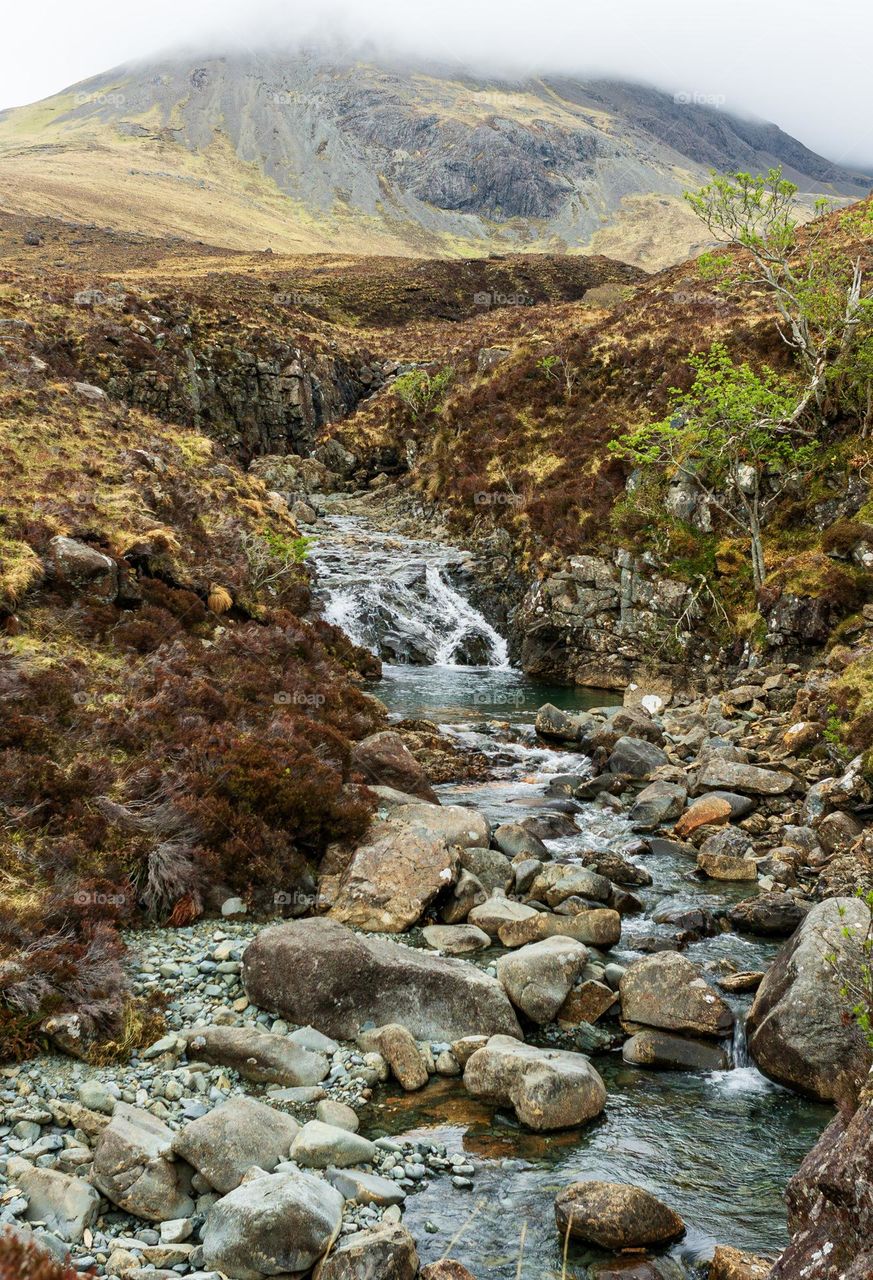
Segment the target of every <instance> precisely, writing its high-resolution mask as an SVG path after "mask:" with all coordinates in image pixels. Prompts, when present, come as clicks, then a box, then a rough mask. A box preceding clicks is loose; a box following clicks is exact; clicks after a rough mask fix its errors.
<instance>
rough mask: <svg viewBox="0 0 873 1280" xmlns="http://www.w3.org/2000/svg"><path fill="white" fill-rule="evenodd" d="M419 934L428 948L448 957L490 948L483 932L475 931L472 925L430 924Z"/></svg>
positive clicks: (486, 936) (487, 938) (489, 943)
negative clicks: (443, 953)
mask: <svg viewBox="0 0 873 1280" xmlns="http://www.w3.org/2000/svg"><path fill="white" fill-rule="evenodd" d="M421 932H422V937H423V938H424V940H425V942H426V943H427V945H428V946H429V947H433V948H434V949H435V950H437V951H443V952H445V954H446V955H448V956H461V955H467V954H468V953H469V952H471V951H484V950H485V948H486V947H490V946H491V939H490V938H489V937H488V934H487V933H486V932H485V930H484V929H477V928H476V926H475V925H474V924H431V925H427V926H426V927H425V928H424V929H422V931H421Z"/></svg>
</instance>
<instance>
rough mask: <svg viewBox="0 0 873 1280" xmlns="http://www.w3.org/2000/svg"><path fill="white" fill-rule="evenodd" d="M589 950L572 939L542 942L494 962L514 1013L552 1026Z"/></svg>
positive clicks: (549, 939)
mask: <svg viewBox="0 0 873 1280" xmlns="http://www.w3.org/2000/svg"><path fill="white" fill-rule="evenodd" d="M587 959H588V948H587V947H584V946H583V945H582V943H581V942H574V941H573V939H572V938H562V937H555V938H545V939H543V941H542V942H532V943H530V944H529V945H528V946H526V947H521V948H520V949H519V950H518V951H514V952H511V953H510V954H509V955H506V956H501V957H500V959H499V960H498V961H497V977H498V980H499V981H500V982H501V983H502V985H503V988H504V990H505V991H506V994H507V995H508V996H509V998H510V1000H511V1001H512V1003H513V1004H514V1005H515V1007H516V1009H521V1011H522V1013H525V1014H527V1016H528V1017H529V1018H530V1019H531V1020H532V1021H533V1022H539V1023H546V1022H551V1021H552V1019H553V1018H554V1017H555V1014H556V1013H557V1012H558V1010H559V1009H560V1007H561V1005H562V1004H563V1003H564V1001H565V1000H566V998H567V996H568V994H569V992H570V988H571V987H572V986H573V983H574V982H575V981H576V979H577V978H578V977H579V975H580V973H581V972H582V970H583V969H584V968H585V962H586V960H587Z"/></svg>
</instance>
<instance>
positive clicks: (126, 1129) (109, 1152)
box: [91, 1102, 194, 1222]
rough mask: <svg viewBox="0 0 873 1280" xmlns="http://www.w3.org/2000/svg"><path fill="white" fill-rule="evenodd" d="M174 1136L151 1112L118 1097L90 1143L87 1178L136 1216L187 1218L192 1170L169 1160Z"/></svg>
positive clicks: (158, 1219)
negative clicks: (90, 1164) (93, 1143)
mask: <svg viewBox="0 0 873 1280" xmlns="http://www.w3.org/2000/svg"><path fill="white" fill-rule="evenodd" d="M174 1138H175V1134H174V1133H173V1131H172V1129H170V1128H168V1126H167V1125H165V1124H164V1123H163V1122H162V1121H161V1120H158V1119H157V1117H156V1116H153V1115H151V1114H150V1113H149V1112H148V1111H142V1110H140V1109H139V1108H137V1107H131V1106H128V1104H127V1103H124V1102H119V1103H118V1104H117V1105H116V1108H115V1111H114V1113H113V1115H112V1119H111V1120H110V1121H109V1124H108V1125H107V1126H106V1128H105V1129H104V1130H103V1133H102V1134H101V1135H100V1138H99V1140H98V1143H97V1146H96V1148H95V1151H94V1164H93V1168H92V1171H91V1181H92V1182H93V1183H94V1186H95V1187H97V1189H98V1190H99V1191H102V1192H103V1194H104V1195H105V1196H106V1198H107V1200H111V1201H112V1203H113V1204H116V1205H118V1207H119V1208H120V1209H124V1210H125V1212H126V1213H132V1214H134V1215H135V1216H136V1217H137V1218H146V1219H147V1220H148V1221H149V1222H166V1221H168V1220H169V1219H171V1218H187V1217H190V1215H191V1214H192V1213H193V1212H194V1201H193V1200H192V1199H191V1195H190V1190H191V1174H192V1170H191V1166H190V1165H188V1164H186V1163H185V1162H184V1161H181V1160H176V1159H174V1157H173V1141H174Z"/></svg>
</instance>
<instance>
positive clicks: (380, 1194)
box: [324, 1168, 406, 1205]
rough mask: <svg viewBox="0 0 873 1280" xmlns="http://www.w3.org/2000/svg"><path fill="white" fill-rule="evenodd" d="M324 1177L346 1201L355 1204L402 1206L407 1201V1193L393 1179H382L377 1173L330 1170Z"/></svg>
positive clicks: (355, 1170)
mask: <svg viewBox="0 0 873 1280" xmlns="http://www.w3.org/2000/svg"><path fill="white" fill-rule="evenodd" d="M324 1176H325V1178H326V1179H327V1181H328V1182H329V1183H330V1185H331V1186H332V1187H336V1189H337V1191H339V1192H340V1193H341V1194H342V1196H343V1198H344V1199H345V1200H353V1201H354V1202H355V1204H378V1205H389V1204H402V1203H403V1201H404V1200H405V1199H406V1192H405V1191H404V1190H403V1188H402V1187H399V1186H398V1185H397V1183H396V1182H395V1181H394V1180H393V1179H392V1178H382V1177H380V1176H379V1175H378V1174H375V1173H362V1172H361V1170H360V1169H333V1168H329V1169H327V1170H326V1172H325V1175H324Z"/></svg>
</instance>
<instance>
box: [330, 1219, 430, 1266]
mask: <svg viewBox="0 0 873 1280" xmlns="http://www.w3.org/2000/svg"><path fill="white" fill-rule="evenodd" d="M417 1275H418V1254H417V1252H416V1249H415V1241H414V1240H413V1238H412V1236H411V1235H410V1234H409V1232H408V1231H407V1230H406V1228H405V1227H401V1226H400V1224H399V1223H396V1224H395V1223H392V1222H380V1223H379V1224H378V1225H377V1226H374V1227H368V1228H367V1229H366V1230H365V1231H356V1232H355V1234H354V1235H350V1236H346V1237H345V1238H344V1239H343V1240H342V1241H341V1242H340V1243H339V1244H338V1245H337V1246H336V1248H335V1249H333V1250H332V1252H331V1254H330V1256H329V1257H328V1258H327V1259H326V1260H325V1262H324V1263H323V1265H322V1267H321V1269H320V1271H319V1273H318V1280H415V1277H416V1276H417Z"/></svg>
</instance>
